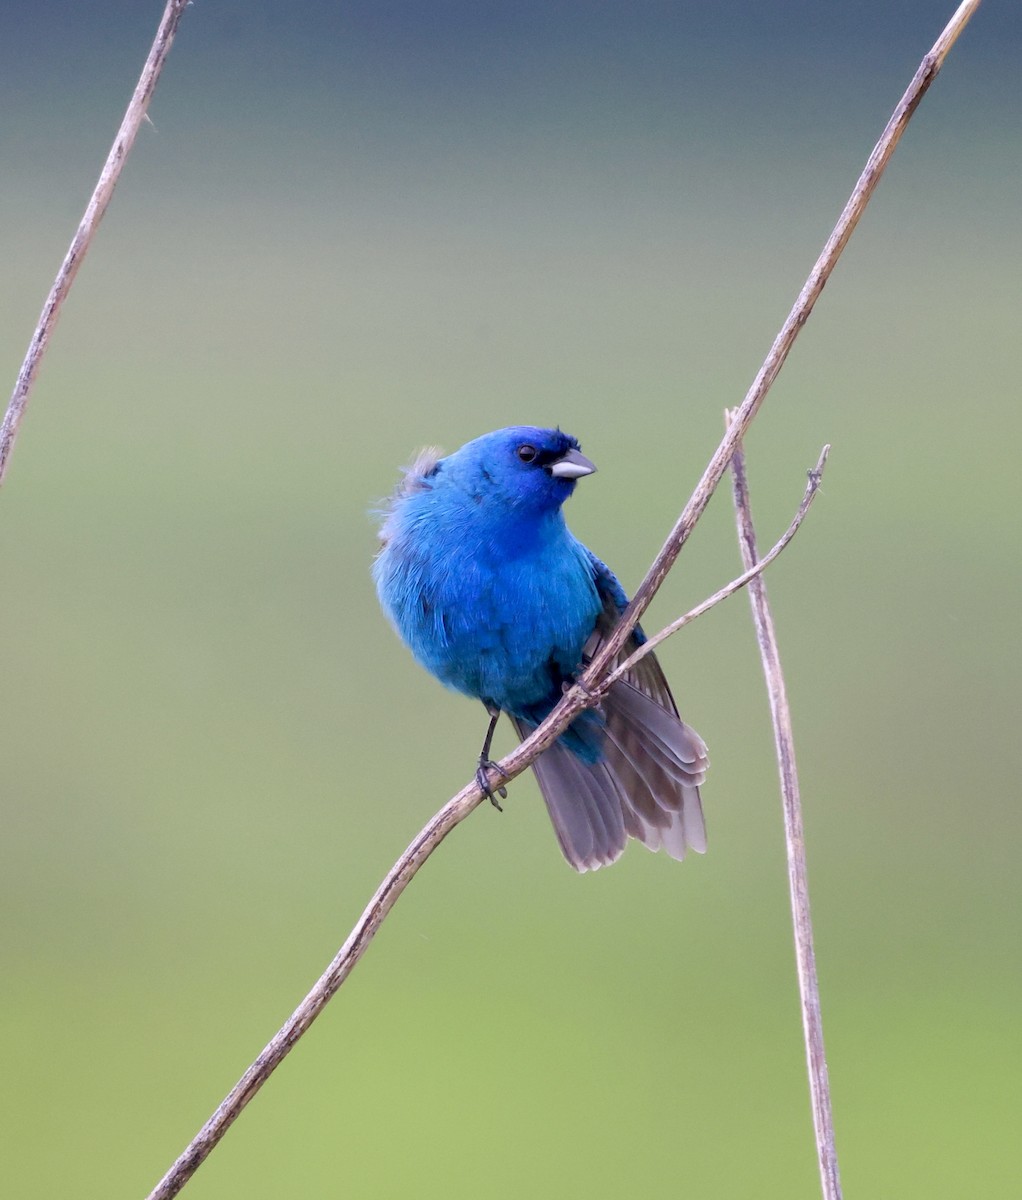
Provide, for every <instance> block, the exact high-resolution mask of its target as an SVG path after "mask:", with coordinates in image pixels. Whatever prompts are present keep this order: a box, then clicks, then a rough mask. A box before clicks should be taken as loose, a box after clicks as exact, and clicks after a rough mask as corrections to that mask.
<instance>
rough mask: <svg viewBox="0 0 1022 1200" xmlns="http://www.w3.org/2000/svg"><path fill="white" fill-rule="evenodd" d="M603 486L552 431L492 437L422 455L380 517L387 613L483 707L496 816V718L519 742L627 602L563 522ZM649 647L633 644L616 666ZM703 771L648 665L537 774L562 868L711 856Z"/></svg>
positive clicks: (416, 649)
mask: <svg viewBox="0 0 1022 1200" xmlns="http://www.w3.org/2000/svg"><path fill="white" fill-rule="evenodd" d="M595 470H596V467H595V466H594V465H593V464H592V463H591V462H590V461H589V459H587V458H586V457H584V455H583V454H582V453H581V450H580V448H579V443H578V442H577V441H576V439H575V438H573V437H571V436H569V435H568V434H566V433H562V432H561V431H560V430H559V429H536V428H532V427H530V426H515V427H512V428H509V429H498V430H497V431H496V432H495V433H488V434H486V435H485V436H483V437H480V438H476V439H475V441H472V442H468V443H467V444H466V445H464V446H462V447H461V449H460V450H458V451H456V452H455V453H454V454H449V455H447V456H446V457H443V458H442V457H441V456H440V452H439V451H438V450H435V449H427V450H423V451H422V452H421V453H420V454H419V456H418V457H417V458H416V459H415V461H414V462H413V463H412V464H411V466H409V467H408V468H407V469H406V470H405V472H404V478H403V480H402V482H401V483H400V484H399V486H398V488H397V490H396V492H395V494H394V495H393V497H392V498H391V500H390V501H389V502H388V504H387V506H386V507H385V510H384V514H383V522H382V525H381V528H380V543H381V546H380V551H379V554H378V555H377V557H376V560H375V563H374V565H373V576H374V578H375V581H376V588H377V592H378V594H379V598H380V603H381V605H382V607H383V610H384V612H385V613H386V615H387V616H388V617H389V618H390V621H391V622H392V624H393V625H394V627H395V629H396V630H397V632H398V634H399V635H400V636H401V637H402V638H403V640H404V641H405V642H406V643H407V645H408V647H409V649H410V650H411V651H412V654H413V655H414V656H415V658H416V659H418V661H419V662H420V663H421V664H422V666H424V667H425V668H426V670H427V671H430V672H431V673H432V674H433V675H435V676H436V677H437V679H439V680H440V682H441V683H443V684H446V685H447V687H450V688H453V689H455V690H456V691H459V692H464V693H465V694H466V695H468V696H472V697H474V698H475V699H477V700H481V701H482V702H483V704H484V705H485V707H486V710H487V712H488V713H489V715H490V725H489V729H488V731H487V736H486V740H485V742H484V744H483V750H482V754H481V755H480V758H479V773H478V775H477V777H478V778H479V779H480V782H481V785H482V787H483V789H484V791H486V792H487V793H488V794H489V795H490V799H491V800H493V801H494V803H496V799H495V798H494V796H493V794H492V793H491V792H490V791H489V788H488V787H487V784H486V769H487V768H488V767H490V766H492V765H493V764H492V763H491V762H490V760H489V751H490V742H491V739H492V737H493V730H494V727H495V725H496V722H497V719H498V717H499V716H500V713H501V712H504V713H507V715H508V716H509V717H510V719H511V722H512V724H513V725H514V727H515V729H516V730H517V732H518V736H519V737H520V738H524V737H526V736H527V735H528V734H529V733H530V732H531V731H532V730H533V729H535V727H536V726H537V725H538V724H539V723H540V722H541V721H542V720H543V718H544V717H546V716H547V714H548V713H549V712H550V711H551V709H552V708H553V707H554V705H555V704H556V703H557V701H558V700H559V698H560V697H561V694H562V692H563V691H564V690H565V688H566V687H568V686H570V685H571V684H572V683H573V682H574V680H575V679H576V678H577V676H578V675H579V674H580V673H581V671H582V670H583V668H584V666H585V664H586V662H587V661H588V660H589V659H590V658H591V656H592V655H593V654H594V652H595V651H596V649H597V647H598V646H599V645H600V643H601V641H602V639H604V638H605V637H606V636H607V634H608V632H609V631H610V630H611V629H612V628H613V626H614V625H615V623H616V622H617V620H618V618H619V617H620V615H621V613H622V612H623V611H624V609H625V606H626V604H627V602H628V601H627V597H626V595H625V593H624V590H623V588H622V587H621V584H620V583H619V582H618V580H617V578H616V577H615V575H614V573H613V572H612V571H611V570H610V569H609V568H608V567H607V566H605V565H604V564H603V563H602V562H601V561H600V560H599V559H598V558H597V557H596V555H595V554H593V553H592V552H591V551H590V550H588V549H587V548H586V547H585V546H583V545H582V543H581V542H580V541H578V540H577V539H576V538H575V537H574V536H573V535H572V534H571V532H570V531H569V529H568V527H567V525H566V524H565V521H564V514H563V512H562V511H561V506H562V505H563V504H564V502H565V500H567V499H568V497H569V496H570V495H571V494H572V492H573V491H574V490H575V484H576V481H577V480H579V479H581V478H583V477H584V476H586V475H591V474H592V473H593V472H594V471H595ZM643 641H645V636H644V635H643V633H642V631H641V629H639V628H636V629H635V630H634V632H633V633H632V635H631V637H630V639H629V641H628V643H626V645H625V648H624V651H623V655H628V654H630V653H631V652H632V651H633V650H634V649H635V648H636V646H638V645H640V644H641V643H642V642H643ZM707 765H708V763H707V758H706V746H705V745H704V743H703V740H702V738H700V736H699V735H698V734H697V733H696V732H695V731H694V730H693V729H691V728H689V726H687V725H685V724H684V723H683V722H682V721H681V719H680V718H679V716H678V710H677V708H676V707H675V704H674V699H673V697H672V696H671V692H670V689H669V688H668V686H667V680H666V679H665V678H664V674H663V671H662V670H661V669H660V665H659V664H658V663H657V661H656V659H655V658H654V656H653V655H652V654H648V655H647V656H646V657H645V658H644V659H642V660H641V662H639V663H638V664H637V665H636V666H635V667H634V668H633V669H632V670H631V671H630V672H629V673H628V674H627V675H626V676H624V677H623V678H622V679H621V680H619V681H618V682H617V683H615V684H614V685H613V686H612V687H611V688H610V689H609V691H608V692H607V694H606V696H605V697H604V699H603V701H602V702H601V704H600V706H599V708H598V709H587V710H586V711H585V712H583V713H581V714H580V715H579V716H578V717H577V718H576V719H575V720H574V721H573V722H572V724H571V725H569V726H568V728H567V729H566V730H565V731H564V733H563V734H562V735H561V736H560V738H559V739H558V740H557V741H556V742H555V743H554V744H553V745H552V746H550V747H549V748H548V749H547V750H545V751H544V752H543V753H542V754H541V755H540V756H539V758H537V759H536V761H535V762H534V763H533V770H534V771H535V773H536V777H537V779H538V781H539V786H540V790H541V791H542V793H543V798H544V800H545V801H546V806H547V809H548V810H549V813H550V818H551V820H552V822H553V826H554V830H555V832H556V834H557V839H558V841H559V842H560V846H561V850H562V851H563V853H564V857H565V858H566V859H567V860H568V862H569V863H570V864H571V866H573V867H574V868H575V870H577V871H586V870H590V869H595V868H597V867H600V866H604V865H605V864H608V863H612V862H614V861H615V860H616V859H617V858H619V857H620V855H621V853H622V851H623V850H624V848H625V845H626V843H627V840H628V838H629V837H633V838H637V839H638V840H639V841H641V842H642V843H643V844H644V845H646V846H647V847H649V849H650V850H659V849H660V848H661V847H662V848H663V849H664V850H666V851H667V853H668V854H669V855H670V856H671V857H672V858H676V859H681V858H684V857H685V852H686V850H697V851H700V852H702V851H704V850H705V849H706V830H705V826H704V824H703V814H702V809H701V807H700V803H699V785H700V784H701V783H702V782H703V778H704V775H705V772H706V767H707ZM500 792H501V795H506V793H505V792H504V791H503V789H500Z"/></svg>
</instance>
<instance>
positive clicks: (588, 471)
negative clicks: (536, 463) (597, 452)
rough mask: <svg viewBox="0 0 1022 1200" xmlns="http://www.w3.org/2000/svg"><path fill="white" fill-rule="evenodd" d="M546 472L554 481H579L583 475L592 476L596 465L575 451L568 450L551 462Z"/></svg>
mask: <svg viewBox="0 0 1022 1200" xmlns="http://www.w3.org/2000/svg"><path fill="white" fill-rule="evenodd" d="M547 470H548V471H549V472H550V474H551V475H553V476H554V478H556V479H581V478H582V476H583V475H592V473H593V472H594V471H595V470H596V465H595V463H591V462H590V461H589V459H588V458H586V456H585V455H584V454H580V453H579V452H578V451H577V450H569V451H568V452H567V453H566V454H563V455H562V456H561V457H560V458H559V459H558V460H557V461H556V462H552V463H551V464H550V466H549V467H548V468H547Z"/></svg>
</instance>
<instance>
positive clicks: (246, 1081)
mask: <svg viewBox="0 0 1022 1200" xmlns="http://www.w3.org/2000/svg"><path fill="white" fill-rule="evenodd" d="M978 5H979V0H968V2H967V3H964V4H962V6H961V7H960V8H959V10H958V12H957V13H956V14H955V16H954V17H953V18H952V20H951V22H950V23H949V25H948V27H947V28H946V29H945V30H944V32H943V33H942V34H941V37H940V38H939V39H938V41H937V43H936V44H935V45H934V47H933V49H932V50H931V51H930V53H929V54H928V55H927V56H926V57H925V58H924V59H923V62H922V65H921V66H920V68H919V70H918V71H917V72H916V75H915V78H914V79H913V80H912V83H911V85H910V86H909V89H908V91H907V92H906V93H905V95H904V96H903V97H902V99H901V101H900V103H899V104H898V107H897V108H896V109H895V112H894V115H893V116H892V117H891V120H890V122H889V123H888V126H887V128H886V129H885V130H884V133H883V136H882V137H881V139H880V141H879V142H878V143H877V146H876V148H875V149H874V151H873V153H872V155H870V158H869V162H868V163H867V164H866V168H865V170H864V171H863V173H862V175H861V176H860V178H859V181H858V183H857V184H856V186H855V189H854V191H853V192H852V196H851V198H850V200H849V201H848V204H847V205H846V206H845V210H844V212H843V213H842V214H841V218H840V220H839V221H838V224H837V225H836V226H835V229H834V232H833V233H832V234H831V236H830V239H829V240H828V242H827V245H826V246H825V248H824V251H823V253H822V254H821V256H820V258H819V260H818V261H817V263H816V266H815V267H814V268H813V271H812V272H811V274H810V276H809V278H808V280H807V281H806V284H805V287H804V288H803V289H802V292H801V294H800V295H799V298H798V301H797V302H796V304H795V307H794V308H793V309H792V311H791V313H790V314H789V316H788V319H787V320H786V321H785V323H784V325H783V326H782V328H781V331H780V333H779V334H778V336H777V339H776V340H775V342H774V344H773V346H772V348H771V350H770V353H769V355H768V356H767V359H766V361H765V362H764V364H763V367H762V368H761V369H760V372H759V374H758V375H757V376H756V379H755V381H754V383H753V385H752V387H751V388H750V390H749V392H748V394H747V395H746V398H745V400H744V402H743V403H742V405H741V407H740V408H739V409H738V411H737V415H736V418H735V421H734V423H733V424H732V426H731V427H730V429H729V430H728V432H727V434H726V435H725V437H724V440H723V441H722V442H721V444H720V446H718V448H717V450H716V452H715V454H714V456H713V458H712V459H711V460H710V463H709V465H708V466H707V468H706V470H705V471H704V472H703V477H702V479H701V480H700V481H699V484H698V485H697V487H696V490H695V492H694V493H693V495H692V497H691V498H690V500H689V501H688V503H687V504H686V506H685V508H684V510H683V512H682V514H681V516H680V517H679V519H678V522H677V524H676V525H675V527H674V529H673V530H672V532H671V534H670V536H669V538H668V539H667V541H666V542H665V544H664V546H663V549H662V550H661V551H660V553H659V554H658V555H657V558H656V560H655V561H654V563H653V565H652V567H651V568H650V570H649V572H648V574H647V576H646V578H645V579H644V580H643V582H642V585H641V586H640V588H639V589H638V591H637V592H636V595H635V599H634V600H633V601H632V603H631V605H630V606H629V608H628V610H627V612H626V614H625V617H624V618H623V619H622V622H621V623H620V624H619V625H618V626H617V628H616V629H615V631H614V633H613V634H612V635H611V637H609V638H608V639H607V642H606V643H605V645H604V647H603V649H602V650H601V652H600V654H599V655H598V656H597V657H596V658H594V660H593V662H592V663H591V664H590V667H589V668H588V670H587V671H586V672H585V674H584V675H583V677H582V679H581V681H580V686H576V687H574V688H571V689H570V690H569V691H568V692H567V694H566V695H565V696H564V697H563V698H562V699H561V701H560V702H559V703H558V705H557V707H556V708H555V709H554V711H553V712H552V713H551V714H550V716H549V717H547V719H546V720H545V721H544V722H543V723H542V724H541V725H540V726H539V727H538V728H537V729H536V730H535V732H533V733H532V734H530V736H529V737H528V738H526V740H525V741H524V742H522V743H521V744H520V745H518V746H517V747H516V748H515V749H514V750H513V751H512V752H511V753H510V754H509V755H507V757H505V758H504V759H502V760H501V762H500V764H499V766H498V767H497V768H495V769H494V770H493V771H491V773H490V783H491V785H492V786H493V787H494V788H496V787H497V786H498V785H499V784H500V783H503V782H506V781H507V780H510V779H514V778H515V776H517V775H520V774H521V773H522V771H524V770H525V769H526V768H527V767H528V766H530V765H531V763H532V762H533V761H534V760H535V759H536V758H537V757H538V756H539V754H540V753H541V752H542V751H543V750H545V749H546V748H547V747H548V746H550V745H552V744H553V742H554V741H555V740H556V739H557V738H558V737H559V736H560V734H561V733H562V732H563V731H564V730H565V729H566V728H567V726H568V725H569V724H570V723H571V722H572V721H573V720H574V718H575V717H576V716H578V714H579V713H580V712H581V711H582V710H583V709H584V708H587V707H589V706H590V705H591V704H594V703H596V702H597V700H598V696H597V694H596V692H595V691H594V689H595V688H598V687H599V685H600V682H601V681H602V679H603V677H604V675H605V673H606V672H607V669H608V667H609V666H610V663H611V661H612V659H613V658H614V657H615V656H616V655H617V654H618V653H619V652H620V650H621V647H622V646H623V645H624V642H625V640H626V638H627V636H628V634H629V632H630V631H631V629H632V628H633V627H634V625H635V623H636V621H638V619H639V618H640V617H641V615H642V614H643V612H645V610H646V608H647V607H648V605H649V603H650V601H651V600H652V598H653V596H654V595H655V593H656V591H657V589H658V588H659V586H660V584H661V583H662V582H663V579H664V577H665V576H666V575H667V572H668V571H669V570H670V569H671V566H672V565H673V564H674V561H675V559H676V558H677V556H678V552H679V551H680V549H681V547H682V545H684V543H685V542H686V541H687V540H688V537H689V535H690V533H691V531H692V529H693V528H694V526H695V524H696V522H697V521H698V520H699V517H700V516H701V515H702V513H703V511H704V509H705V508H706V505H707V503H708V502H709V499H710V496H711V495H712V493H713V491H714V489H715V488H716V486H717V484H718V483H719V482H720V480H721V478H722V476H723V474H724V472H725V471H726V470H727V467H728V464H729V463H730V461H731V458H732V456H733V454H734V452H735V448H736V447H737V446H738V444H739V442H740V441H741V439H742V437H743V436H744V434H745V432H746V430H747V429H748V427H749V425H750V424H751V423H752V421H753V419H754V417H755V416H756V413H757V412H758V411H759V408H760V405H761V404H762V403H763V399H764V397H765V396H766V393H767V391H768V390H769V388H770V385H771V384H772V383H773V381H774V379H775V378H776V377H777V374H778V372H779V371H780V369H781V366H782V365H783V363H784V360H785V358H786V357H787V354H788V351H789V350H790V349H791V346H792V343H793V342H794V340H795V338H796V337H797V335H798V332H799V330H800V329H801V328H802V326H803V325H804V324H805V322H806V320H807V318H808V316H809V313H810V312H811V311H812V307H813V305H814V303H815V302H816V299H817V297H818V296H819V294H820V292H821V290H822V289H823V285H824V283H825V282H826V280H827V279H828V278H829V276H830V273H831V272H832V271H833V269H834V266H835V264H836V262H837V260H838V258H839V256H840V254H841V251H842V250H843V249H844V246H845V244H846V242H847V241H848V239H849V237H850V236H851V233H852V230H853V229H854V228H855V225H856V223H857V222H858V219H859V217H860V216H861V215H862V212H863V210H864V208H865V207H866V204H867V203H868V202H869V199H870V197H871V195H872V194H873V191H874V189H875V188H876V185H877V182H878V181H879V179H880V176H881V174H882V173H883V170H884V167H885V166H886V164H887V161H888V159H889V158H890V156H891V154H892V153H893V151H894V148H895V146H896V145H897V143H898V141H899V139H900V137H901V135H902V133H903V132H904V129H905V126H906V125H907V124H908V121H909V118H910V117H911V116H912V113H913V112H914V111H915V109H916V107H917V106H918V104H919V101H920V100H921V99H922V97H923V95H924V94H925V92H926V90H927V89H928V88H929V86H930V84H931V83H932V82H933V79H934V78H935V76H936V74H937V72H938V70H939V69H940V66H941V64H942V63H943V61H944V57H945V56H946V54H947V52H948V50H949V49H950V48H951V46H952V44H953V43H954V41H955V40H956V39H957V37H958V35H959V33H960V32H961V30H962V29H963V28H964V26H965V24H966V23H967V21H968V20H969V18H970V17H971V16H972V14H973V12H974V11H975V10H976V8H977V7H978ZM482 798H483V797H482V792H481V791H480V789H479V787H478V785H477V784H476V783H474V782H473V783H471V784H469V785H468V786H466V787H464V788H462V790H461V791H460V792H459V793H458V794H457V795H456V796H455V797H454V798H453V799H451V800H449V801H448V802H447V804H445V805H444V807H443V808H442V809H441V810H440V811H439V812H438V813H437V814H436V816H435V817H433V819H432V820H431V821H430V822H429V823H428V824H427V825H426V826H425V827H424V828H423V830H422V831H421V832H420V833H419V835H418V837H416V838H415V840H414V841H413V842H412V843H411V845H410V846H409V847H408V849H407V850H406V851H405V853H404V854H403V855H402V856H401V857H400V858H399V859H398V861H397V862H396V863H395V864H394V867H393V868H392V869H391V871H390V872H389V874H388V875H387V878H386V879H385V880H384V881H383V883H382V884H381V885H380V887H379V889H378V890H377V892H376V895H375V896H374V897H373V899H372V900H371V901H370V903H369V905H368V907H367V908H366V910H365V912H364V913H363V914H362V917H361V918H360V920H359V922H358V924H357V925H356V926H355V928H354V930H353V931H352V933H351V935H350V936H349V938H348V940H347V942H345V944H344V946H343V947H342V948H341V950H340V951H339V952H338V954H337V957H336V958H335V959H334V961H333V963H331V965H330V967H329V968H328V969H327V970H326V972H325V973H324V974H323V976H322V977H321V979H320V980H319V982H318V983H317V984H316V986H315V987H314V988H313V989H312V991H310V992H309V995H308V996H307V997H306V998H305V1000H303V1001H302V1003H301V1004H300V1005H299V1007H298V1008H297V1009H296V1010H295V1013H294V1015H293V1016H292V1018H291V1020H290V1021H288V1023H287V1024H286V1025H284V1027H283V1028H282V1029H281V1030H280V1032H279V1033H278V1034H277V1035H276V1037H275V1038H274V1039H273V1040H272V1041H271V1042H270V1043H269V1044H268V1045H267V1046H266V1048H265V1049H264V1050H263V1052H262V1053H261V1054H260V1055H259V1057H258V1058H257V1059H256V1061H255V1062H254V1063H253V1064H252V1066H251V1067H250V1068H249V1069H248V1071H246V1072H245V1074H244V1076H243V1077H242V1079H241V1080H240V1081H239V1082H238V1084H237V1085H236V1087H235V1088H234V1089H233V1090H232V1091H231V1093H230V1095H229V1096H228V1097H227V1098H226V1099H225V1100H224V1101H223V1103H222V1104H221V1105H220V1107H219V1108H218V1109H217V1110H216V1112H215V1113H214V1114H213V1116H212V1117H210V1119H209V1120H208V1121H207V1122H206V1124H205V1125H204V1126H203V1127H202V1129H201V1130H200V1131H199V1133H198V1134H197V1135H196V1136H195V1138H194V1139H193V1141H192V1142H191V1143H190V1144H189V1145H188V1147H187V1148H186V1149H185V1151H184V1153H183V1154H182V1155H181V1156H180V1158H178V1160H177V1162H175V1164H174V1165H173V1166H172V1167H171V1169H170V1170H169V1171H168V1172H167V1174H166V1175H165V1176H164V1178H163V1179H162V1180H161V1182H160V1183H159V1184H158V1185H157V1187H156V1188H155V1189H154V1190H153V1191H152V1192H151V1193H150V1196H149V1200H169V1198H170V1197H172V1196H176V1195H177V1194H178V1192H179V1191H180V1190H181V1188H182V1187H183V1186H184V1185H185V1183H186V1182H187V1181H188V1180H189V1179H190V1178H191V1176H192V1175H193V1174H194V1172H195V1171H196V1170H197V1168H198V1167H199V1166H200V1164H201V1163H202V1162H203V1161H204V1160H205V1158H206V1157H207V1155H208V1154H209V1153H210V1151H211V1150H212V1149H213V1147H214V1146H215V1145H216V1144H217V1143H218V1142H219V1141H220V1139H221V1138H222V1137H223V1135H224V1134H225V1133H226V1131H227V1130H228V1129H229V1128H230V1126H231V1124H232V1123H233V1122H234V1120H235V1119H236V1118H237V1116H238V1114H239V1113H240V1112H241V1110H242V1109H243V1108H244V1106H245V1105H246V1104H247V1103H248V1102H249V1100H251V1099H252V1097H253V1096H254V1095H255V1093H256V1092H257V1091H258V1090H259V1088H260V1087H261V1086H262V1084H263V1083H264V1082H265V1081H266V1079H268V1078H269V1076H270V1074H271V1073H272V1072H273V1071H274V1070H275V1069H276V1067H277V1066H279V1065H280V1063H281V1062H282V1061H283V1059H284V1057H285V1055H286V1054H287V1053H288V1052H289V1051H290V1049H291V1048H292V1046H293V1045H294V1044H295V1042H296V1041H297V1040H298V1038H299V1037H301V1035H302V1034H303V1033H304V1032H305V1030H306V1029H308V1027H309V1025H310V1024H311V1023H312V1021H313V1020H314V1019H315V1017H316V1016H317V1015H318V1013H319V1012H320V1011H322V1009H323V1007H324V1005H325V1004H326V1002H327V1000H329V998H330V997H331V996H332V995H333V994H334V992H336V991H337V989H338V987H340V985H341V983H343V982H344V979H345V978H347V976H348V974H350V972H351V969H352V967H354V965H355V963H356V962H358V960H359V958H360V957H361V956H362V954H363V953H364V951H365V949H366V947H367V946H368V944H369V942H370V940H371V939H372V937H373V935H374V934H375V932H376V930H377V929H378V928H379V926H380V924H381V922H382V921H383V919H384V917H386V915H387V913H388V912H389V911H390V909H391V908H392V907H393V905H394V903H395V901H396V900H397V897H398V896H399V895H400V894H401V892H402V891H403V890H404V888H405V887H407V885H408V883H409V882H410V881H411V879H412V877H413V876H414V875H415V874H416V872H417V871H418V870H419V868H420V867H421V866H422V864H423V863H424V862H425V861H426V859H427V858H428V857H429V855H430V854H432V852H433V851H434V850H435V849H436V848H437V846H439V844H440V843H441V842H442V841H443V839H444V838H445V837H446V836H447V835H448V834H449V833H450V832H451V830H452V829H453V828H454V827H455V825H457V824H458V823H459V822H460V821H462V820H464V818H465V817H467V816H468V814H469V813H470V812H472V810H473V809H475V808H476V807H477V806H478V805H479V803H480V802H481V800H482Z"/></svg>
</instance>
